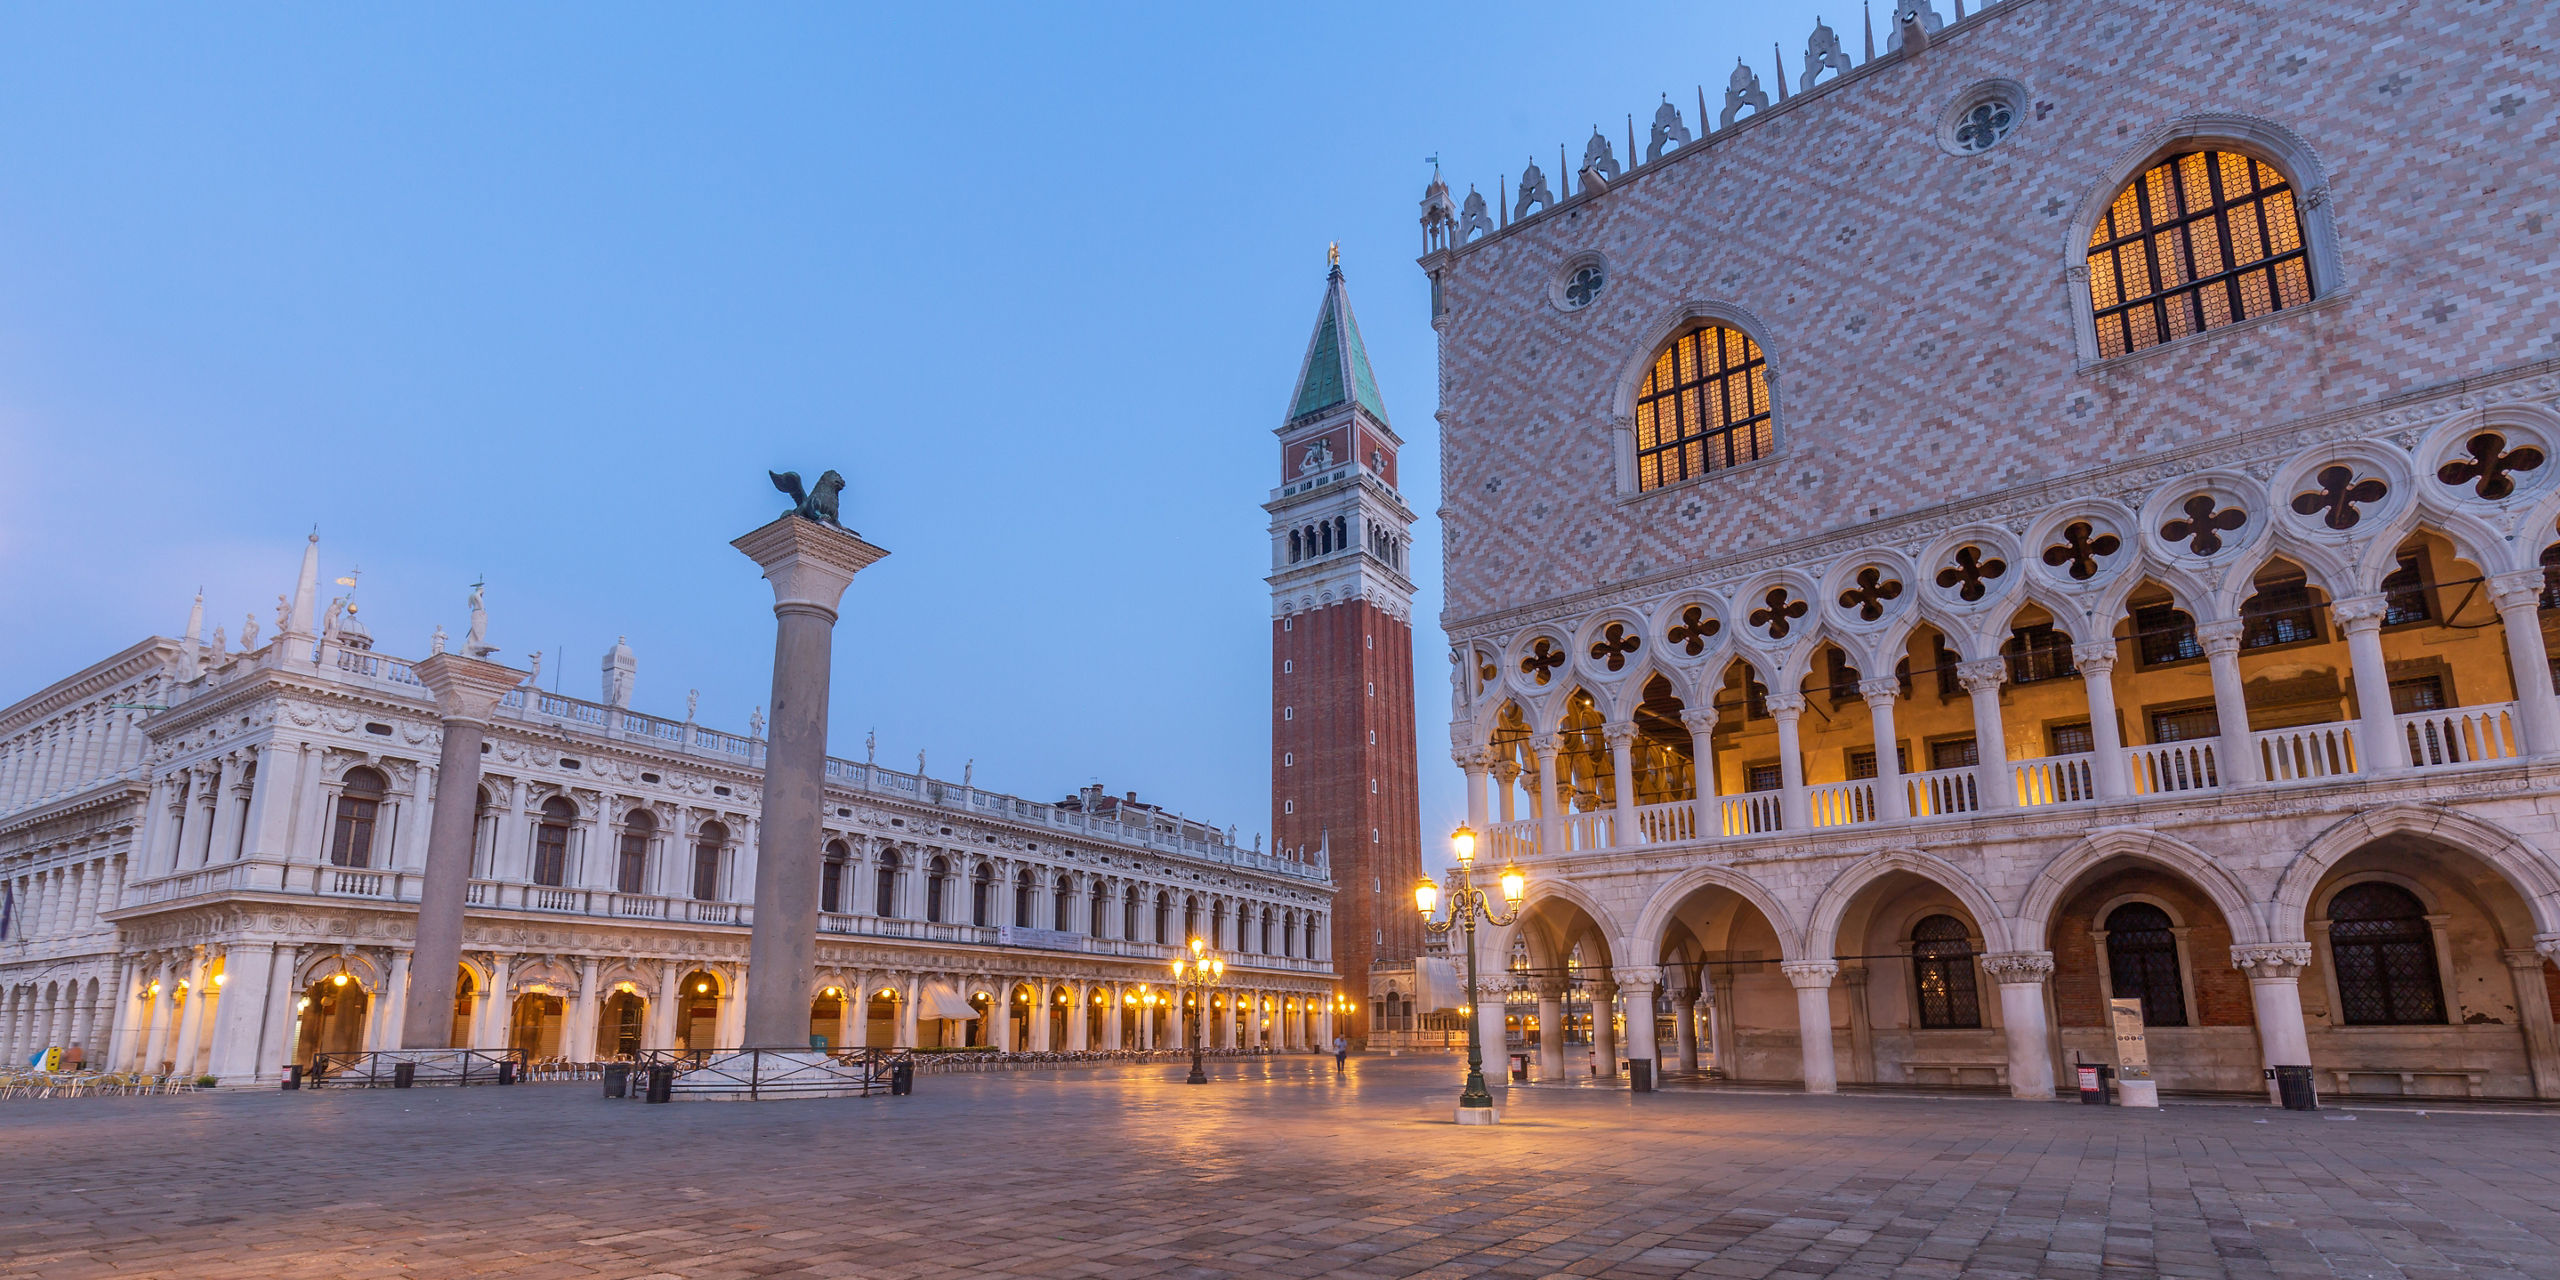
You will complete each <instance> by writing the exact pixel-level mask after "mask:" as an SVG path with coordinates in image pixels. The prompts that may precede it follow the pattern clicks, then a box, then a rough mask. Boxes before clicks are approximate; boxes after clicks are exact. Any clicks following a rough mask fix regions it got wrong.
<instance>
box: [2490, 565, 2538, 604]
mask: <svg viewBox="0 0 2560 1280" xmlns="http://www.w3.org/2000/svg"><path fill="white" fill-rule="evenodd" d="M2547 584H2548V580H2547V579H2546V578H2545V577H2544V576H2543V571H2542V570H2540V569H2519V570H2517V571H2515V572H2513V573H2493V574H2490V575H2489V603H2490V605H2491V606H2492V607H2494V608H2495V609H2497V611H2498V612H2500V613H2506V612H2508V611H2509V610H2513V609H2538V608H2541V607H2542V592H2543V588H2544V587H2545V586H2546V585H2547Z"/></svg>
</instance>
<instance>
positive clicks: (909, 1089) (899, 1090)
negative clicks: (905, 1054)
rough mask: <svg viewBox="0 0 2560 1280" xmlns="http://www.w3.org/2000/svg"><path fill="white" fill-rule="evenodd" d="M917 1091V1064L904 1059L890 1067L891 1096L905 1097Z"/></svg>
mask: <svg viewBox="0 0 2560 1280" xmlns="http://www.w3.org/2000/svg"><path fill="white" fill-rule="evenodd" d="M915 1091H916V1064H915V1063H914V1062H913V1061H902V1062H899V1063H898V1064H897V1065H896V1066H893V1067H891V1068H889V1096H890V1097H893V1098H903V1097H905V1096H907V1095H908V1094H911V1093H914V1092H915Z"/></svg>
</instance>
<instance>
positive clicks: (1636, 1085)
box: [1627, 1058, 1653, 1093]
mask: <svg viewBox="0 0 2560 1280" xmlns="http://www.w3.org/2000/svg"><path fill="white" fill-rule="evenodd" d="M1627 1091H1628V1092H1630V1093H1651V1092H1653V1059H1651V1058H1629V1059H1627Z"/></svg>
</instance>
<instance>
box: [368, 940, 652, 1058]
mask: <svg viewBox="0 0 2560 1280" xmlns="http://www.w3.org/2000/svg"><path fill="white" fill-rule="evenodd" d="M597 968H598V964H597V961H596V958H595V957H594V956H582V957H580V958H579V960H578V994H577V995H576V996H575V997H573V998H572V1000H571V1002H570V1005H569V1017H568V1019H567V1025H566V1026H564V1027H562V1028H561V1032H560V1041H561V1043H560V1056H561V1057H563V1058H567V1059H568V1060H569V1061H571V1062H597V1061H601V1060H602V1057H603V1055H601V1054H598V1053H597V1052H596V1034H597V1028H598V1027H599V1026H600V1025H601V1024H602V1021H603V1015H604V992H602V991H599V990H597V989H596V970H597ZM415 980H416V979H414V978H412V979H411V981H415Z"/></svg>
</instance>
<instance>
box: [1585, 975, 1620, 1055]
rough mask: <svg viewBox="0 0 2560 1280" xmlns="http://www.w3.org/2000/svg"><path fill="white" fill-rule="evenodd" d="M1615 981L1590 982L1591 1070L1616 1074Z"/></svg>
mask: <svg viewBox="0 0 2560 1280" xmlns="http://www.w3.org/2000/svg"><path fill="white" fill-rule="evenodd" d="M1617 1012H1618V984H1617V983H1616V982H1615V981H1613V980H1612V979H1609V978H1606V977H1604V978H1601V979H1600V980H1599V981H1598V982H1595V983H1593V984H1591V1074H1593V1075H1595V1076H1604V1077H1609V1078H1615V1077H1616V1076H1617V1074H1618V1023H1617Z"/></svg>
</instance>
